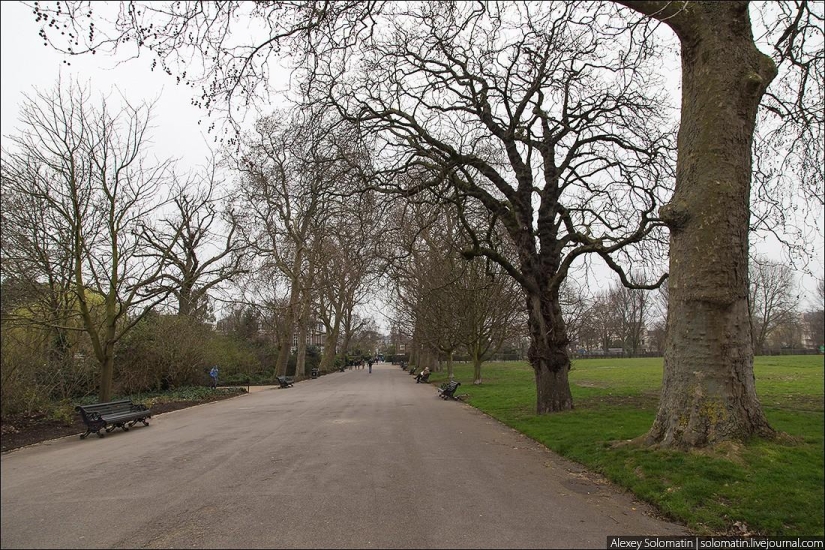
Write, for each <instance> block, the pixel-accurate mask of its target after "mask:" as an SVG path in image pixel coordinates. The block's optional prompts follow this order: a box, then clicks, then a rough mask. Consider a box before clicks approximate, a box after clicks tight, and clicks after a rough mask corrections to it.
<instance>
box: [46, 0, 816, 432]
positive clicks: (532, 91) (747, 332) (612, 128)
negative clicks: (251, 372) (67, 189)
mask: <svg viewBox="0 0 825 550" xmlns="http://www.w3.org/2000/svg"><path fill="white" fill-rule="evenodd" d="M34 12H35V16H36V18H37V20H38V21H39V22H40V23H41V25H42V27H41V36H42V37H43V38H44V40H45V41H46V42H47V43H50V44H52V45H53V46H55V47H57V48H58V49H61V50H62V51H64V52H66V53H67V54H69V55H81V54H83V53H86V52H97V51H105V50H116V49H117V48H119V47H120V48H122V47H128V46H131V45H135V46H136V47H138V48H143V49H145V50H148V52H150V54H151V56H152V57H153V67H154V66H156V65H157V66H159V67H160V68H162V69H163V70H164V71H166V72H167V73H168V74H170V75H173V74H175V73H177V75H176V77H177V78H178V79H180V80H181V81H182V82H183V83H184V84H185V85H187V86H190V87H192V88H193V89H196V88H200V90H201V91H199V92H197V95H196V99H195V100H193V101H195V103H196V104H197V105H198V106H202V107H203V108H204V109H206V111H207V113H208V114H214V113H216V111H221V112H222V113H224V114H225V115H227V116H228V121H229V123H230V124H232V125H234V127H235V128H236V129H237V130H238V133H237V134H236V137H233V138H230V139H229V140H228V141H229V144H230V145H235V146H236V147H238V149H239V151H243V156H241V157H240V158H238V159H237V160H238V161H240V162H241V163H242V164H243V170H245V171H246V173H247V174H248V178H249V182H250V183H253V182H254V183H256V185H257V184H258V183H259V182H256V178H257V179H260V178H262V177H266V176H267V175H268V174H275V175H276V176H277V175H282V174H285V173H293V172H290V170H291V169H292V168H291V165H293V164H295V162H297V161H295V160H294V156H293V155H289V156H288V158H284V156H283V155H281V154H280V152H275V154H273V151H272V150H270V149H268V147H269V146H270V145H271V144H273V143H278V139H279V138H278V134H277V130H275V131H274V134H273V132H272V131H271V128H261V129H260V130H258V129H256V131H257V132H258V133H259V134H262V135H263V136H269V137H267V138H266V139H264V140H263V142H262V143H261V144H260V146H256V147H248V146H246V145H244V144H243V143H242V142H243V139H244V138H243V136H241V133H242V132H241V131H240V126H239V124H238V123H237V121H236V119H235V118H234V117H235V114H234V113H235V112H236V108H237V106H238V103H240V104H243V105H257V106H260V105H263V104H267V101H268V98H269V95H270V94H271V93H273V92H272V90H271V88H270V81H269V74H270V73H269V63H270V61H274V60H275V59H282V60H284V61H285V62H287V63H289V64H290V65H291V67H292V69H293V71H292V77H293V79H294V83H295V86H294V87H293V88H292V89H293V90H294V97H292V98H291V99H292V100H293V101H294V102H295V103H296V104H297V105H300V106H301V107H302V109H300V111H301V113H302V114H301V116H303V117H310V118H313V117H314V119H315V120H320V121H322V125H323V126H324V127H325V130H324V131H323V132H321V134H320V135H315V134H312V132H309V134H307V133H303V134H301V133H300V132H299V133H298V135H299V139H300V140H305V141H304V143H311V144H313V145H315V144H317V145H319V146H320V148H321V151H322V154H323V155H324V161H323V165H324V167H325V168H324V171H325V170H326V169H327V168H328V169H329V170H331V172H330V173H329V175H330V176H331V177H332V178H333V179H334V180H335V181H336V182H337V183H339V184H340V188H339V190H337V191H332V192H330V191H328V190H325V191H321V192H322V193H327V194H330V195H332V196H334V197H345V196H347V197H358V200H359V201H362V200H363V201H364V204H366V205H368V207H370V208H371V207H373V205H374V206H375V207H376V208H379V209H387V208H388V207H387V206H385V201H382V200H380V199H377V198H375V197H376V196H381V197H384V198H386V197H391V198H392V197H394V198H397V199H404V200H405V201H413V202H420V203H424V204H427V203H434V204H435V203H437V204H439V205H446V206H449V208H451V212H452V213H453V215H454V217H455V219H456V221H457V227H459V228H460V231H461V234H462V236H463V239H462V240H460V241H458V243H459V246H460V248H461V256H462V257H463V258H465V259H467V260H471V259H478V260H480V261H482V262H483V263H485V266H488V265H492V264H495V265H496V266H497V268H496V269H500V270H501V272H502V273H506V274H507V276H509V277H510V278H511V279H512V280H513V281H514V282H515V284H517V286H518V288H519V291H520V292H521V295H522V300H523V303H524V311H525V315H526V322H527V329H528V333H529V335H530V346H529V351H528V357H529V361H530V363H531V365H532V367H533V369H534V372H535V378H536V392H537V393H536V395H537V397H536V410H537V412H538V413H539V414H545V413H552V412H556V411H562V410H568V409H571V408H573V400H572V396H571V393H570V388H569V381H568V372H569V370H570V348H569V346H570V332H569V328H568V326H567V323H566V320H565V317H564V312H563V307H562V288H563V286H564V284H565V281H566V280H567V279H568V277H569V275H570V273H571V269H572V268H573V267H574V266H575V265H576V264H577V262H581V261H586V258H597V259H598V260H599V261H601V262H603V263H604V264H605V265H606V266H607V267H609V268H610V269H611V270H613V271H614V272H615V273H616V275H617V276H618V278H619V279H620V281H621V283H622V285H623V286H624V287H626V288H629V289H651V288H656V287H658V286H661V285H662V284H663V282H664V281H665V280H667V281H668V297H669V307H668V314H667V320H666V330H665V354H664V357H665V360H664V363H665V366H664V381H663V388H662V396H661V400H660V408H659V411H658V414H657V418H656V421H655V422H654V425H653V426H652V427H651V430H650V431H649V432H648V433H647V434H646V435H645V436H644V437H643V438H642V439H643V440H644V442H645V443H646V444H649V445H655V446H668V447H670V446H673V447H691V446H700V445H705V444H710V443H713V442H715V441H719V440H725V439H741V438H745V437H749V436H752V435H761V436H765V437H771V436H773V435H774V434H775V432H774V430H773V429H772V428H771V427H770V426H769V425H768V423H767V420H766V419H765V417H764V414H763V412H762V409H761V405H760V403H759V400H758V398H757V396H756V391H755V385H754V377H753V353H754V348H753V346H754V341H753V336H752V334H753V330H752V328H751V316H750V311H751V308H750V307H749V299H750V296H749V277H748V261H749V250H748V247H749V231H750V229H752V228H753V229H760V228H761V229H765V228H767V229H769V230H778V229H780V228H781V225H782V224H783V223H785V219H786V218H785V217H784V216H783V209H784V208H785V207H786V206H787V204H788V203H787V200H791V199H790V198H788V197H789V195H788V194H786V193H783V192H782V190H783V189H784V187H785V186H786V185H787V184H788V183H789V181H788V178H787V174H792V175H793V180H794V181H792V182H791V183H792V184H793V185H795V186H797V187H796V188H797V189H799V190H800V191H801V192H800V195H802V196H803V197H804V198H805V201H804V204H812V205H813V206H814V207H816V206H821V205H822V193H821V188H822V187H821V186H822V180H823V178H822V171H821V166H822V164H823V163H822V146H821V144H822V139H820V138H821V133H822V109H821V100H822V94H821V91H822V89H821V84H822V81H823V79H822V76H823V56H822V49H821V43H822V26H821V22H822V12H821V6H819V5H817V4H815V3H808V2H804V1H803V2H784V3H764V4H762V3H754V4H750V3H749V2H723V3H718V2H700V1H696V2H685V1H682V2H667V1H662V2H659V1H619V2H608V1H605V2H586V3H578V2H574V3H560V2H559V3H555V2H543V3H538V2H537V3H532V2H526V3H520V2H490V3H472V4H471V3H458V2H441V3H418V2H414V3H409V4H407V3H404V4H399V3H393V2H380V1H378V2H367V1H352V2H336V3H329V2H309V3H304V2H298V3H293V2H288V1H284V2H274V3H268V4H246V3H236V2H229V3H221V4H203V3H194V2H192V3H190V2H175V3H172V4H170V5H169V6H166V5H156V4H152V3H146V4H142V3H134V2H130V3H124V4H123V6H122V9H121V11H120V13H119V15H118V16H117V20H116V21H113V22H111V23H113V24H112V25H110V28H109V29H108V31H107V32H105V33H96V32H95V29H96V28H98V27H96V26H95V20H96V18H95V17H94V15H93V13H92V12H93V7H92V6H91V5H88V4H86V3H82V2H76V3H75V2H69V3H64V2H61V3H59V4H58V5H57V7H56V8H51V7H49V5H47V4H42V3H38V4H37V5H36V6H35V7H34ZM250 19H251V20H256V21H258V22H261V23H263V25H262V29H265V30H263V31H262V33H261V34H257V33H251V34H249V35H243V37H241V36H240V35H233V34H232V29H233V28H234V27H233V22H236V21H243V20H250ZM216 22H218V23H219V24H216ZM98 24H106V22H105V21H98ZM55 26H56V27H57V28H62V29H67V30H68V32H67V33H66V31H64V34H62V35H60V36H61V37H62V38H60V37H58V35H56V34H55V33H54V32H53V31H52V29H53V28H54V27H55ZM230 35H232V38H233V40H232V41H229V42H227V41H226V40H227V38H228V37H229V36H230ZM235 38H241V40H240V41H239V42H237V43H236V41H234V39H235ZM230 43H231V44H233V45H232V46H229V44H230ZM673 50H677V51H678V52H679V54H680V58H681V75H682V79H681V105H679V106H677V105H675V104H674V103H673V102H671V101H670V98H669V96H668V95H667V94H666V93H665V90H664V88H663V86H662V77H663V75H662V73H661V70H660V69H661V65H662V62H663V60H664V59H665V58H666V56H667V54H668V53H669V52H670V51H673ZM184 52H185V53H184ZM183 56H186V57H183ZM189 56H191V57H189ZM193 61H194V63H193ZM182 67H185V68H182ZM190 68H191V69H192V71H189V70H188V69H190ZM671 114H672V115H674V116H670V115H671ZM677 117H678V119H679V120H678V123H677V122H676V118H677ZM280 120H281V118H279V119H278V120H276V121H272V122H271V123H270V127H277V125H278V123H279V122H280ZM313 136H314V137H313ZM324 140H329V141H330V142H329V143H327V142H324ZM253 142H254V140H253ZM287 145H288V144H286V143H284V144H282V148H283V147H286V146H287ZM327 152H329V153H327ZM302 154H303V156H306V155H311V154H312V153H311V152H307V151H302ZM295 156H301V155H295ZM755 156H756V158H757V160H756V162H755V161H754V157H755ZM328 163H329V164H328ZM297 175H299V176H300V178H297V179H300V180H301V181H302V184H301V185H300V188H299V189H294V190H292V191H289V192H287V194H290V195H291V194H293V193H297V194H298V196H299V197H301V204H300V205H296V207H297V208H298V211H302V212H305V211H313V212H314V211H316V210H315V209H318V208H320V206H319V204H318V203H317V202H315V201H313V199H312V198H311V197H312V194H313V192H314V191H313V190H319V186H320V187H324V184H323V183H319V182H318V176H319V175H320V174H319V171H318V170H315V169H313V170H310V171H309V172H307V173H304V172H301V173H300V174H297ZM326 178H327V175H324V176H322V177H321V179H326ZM295 180H296V178H292V179H288V182H286V183H284V184H280V183H277V178H276V179H275V180H274V181H276V184H275V185H274V186H272V185H269V184H267V185H262V186H260V189H259V191H257V192H258V193H259V194H258V195H255V198H254V200H255V201H256V202H255V203H254V206H256V207H259V206H260V207H262V211H261V212H260V213H258V212H255V211H254V209H253V210H244V211H243V214H244V215H259V216H260V215H263V216H270V215H271V214H272V212H270V211H269V210H267V208H265V207H264V206H265V205H266V201H267V200H268V199H269V198H270V197H279V200H280V201H282V202H283V201H285V199H284V192H283V189H284V188H285V186H286V185H289V184H291V183H293V182H294V181H295ZM253 188H254V186H250V189H253ZM340 189H343V190H346V192H342V191H340ZM752 196H754V197H755V198H756V199H759V200H757V201H756V202H754V203H753V204H752V203H751V198H752ZM276 202H277V201H276ZM275 210H277V208H275ZM292 212H293V210H292V208H291V207H290V208H287V209H286V210H285V211H284V212H281V213H280V214H279V215H281V217H282V218H283V217H284V215H285V214H287V215H288V218H289V220H291V221H284V222H283V223H278V224H275V226H274V227H272V228H266V229H262V226H261V225H260V222H259V224H258V225H256V226H255V229H256V230H258V231H260V233H259V234H258V236H257V237H256V239H255V241H254V242H255V243H256V244H260V246H261V247H262V248H261V251H260V252H261V253H263V254H266V255H268V256H269V257H270V259H269V262H270V264H269V265H278V266H279V273H280V274H281V276H282V278H283V279H285V280H288V281H290V280H291V281H295V276H296V274H297V273H298V271H299V268H300V266H303V265H304V263H303V260H304V259H308V257H310V256H311V254H309V251H310V250H311V249H313V248H314V247H315V246H318V247H320V246H322V243H320V242H317V243H316V242H312V243H311V244H310V243H308V242H306V241H302V242H301V243H300V244H295V243H297V241H295V240H294V239H293V242H292V245H286V246H282V247H275V246H274V245H273V244H272V243H271V242H270V241H271V240H272V236H273V235H274V234H279V235H280V234H283V235H287V236H289V235H292V236H294V235H304V236H306V235H308V234H307V233H303V231H304V230H305V229H306V227H307V226H306V225H305V224H303V223H302V222H299V221H297V220H296V219H295V218H293V217H292ZM752 214H753V215H754V223H753V224H751V216H752ZM330 216H331V217H333V218H334V217H335V212H334V211H331V212H330ZM379 218H381V217H380V216H379ZM263 219H264V218H261V220H263ZM361 219H363V216H361ZM247 232H249V228H248V227H247ZM502 236H504V238H502ZM665 257H666V258H667V263H668V264H669V268H668V269H667V270H666V271H665V270H663V269H661V267H659V266H660V265H661V262H662V260H663V259H664V258H665ZM298 260H301V261H298ZM262 267H263V266H262ZM306 272H307V273H314V269H307V270H306ZM312 281H313V280H312V279H311V278H310V279H307V282H306V284H304V283H303V282H302V283H301V285H294V284H293V285H292V286H290V289H289V292H288V293H287V294H284V292H283V285H281V286H280V287H279V286H278V281H277V280H272V279H270V280H268V281H267V284H270V285H271V286H273V287H274V288H272V289H271V290H272V297H273V303H275V302H278V301H279V300H280V303H281V306H280V307H281V308H282V309H283V310H284V312H285V317H286V318H287V319H289V318H291V319H296V318H298V317H299V315H298V313H299V312H300V311H302V309H301V307H302V304H306V297H307V296H309V295H311V294H312V291H313V289H314V288H315V285H314V284H312ZM257 284H258V286H262V284H263V283H262V282H260V281H259V282H257ZM442 287H443V285H442ZM442 287H439V288H438V290H439V292H440V291H441V290H442ZM279 288H280V289H281V290H282V292H280V294H279V291H278V289H279ZM434 290H436V289H433V291H429V292H427V293H424V295H425V296H435V295H436V294H438V293H437V292H434ZM136 296H137V295H136ZM278 296H280V298H277V297H278ZM405 296H407V297H409V298H411V299H412V298H415V293H414V292H413V293H411V294H408V293H405ZM422 307H423V306H422ZM283 334H286V332H283ZM446 340H449V339H446ZM446 340H445V341H444V342H440V343H438V345H437V347H438V348H439V349H442V350H449V349H450V346H451V344H450V342H448V341H446ZM280 353H283V352H282V351H281V352H279V358H278V363H277V364H278V369H281V368H282V367H281V366H282V365H283V364H284V360H283V357H281V355H280ZM708 411H715V412H713V414H711V413H710V412H708ZM720 411H723V412H720Z"/></svg>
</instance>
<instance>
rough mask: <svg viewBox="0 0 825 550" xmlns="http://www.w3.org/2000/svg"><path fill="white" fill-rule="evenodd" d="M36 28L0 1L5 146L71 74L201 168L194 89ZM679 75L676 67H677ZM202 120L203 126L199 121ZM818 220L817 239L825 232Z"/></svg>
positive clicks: (166, 149)
mask: <svg viewBox="0 0 825 550" xmlns="http://www.w3.org/2000/svg"><path fill="white" fill-rule="evenodd" d="M38 30H39V27H38V24H37V23H35V18H34V15H33V14H32V12H31V10H30V9H29V8H27V7H25V6H23V5H22V4H20V3H18V2H0V40H1V41H2V49H0V54H2V58H1V59H0V69H1V70H2V71H1V74H0V82H2V86H0V92H2V93H0V96H1V98H2V105H1V106H0V107H1V110H0V130H1V132H0V133H2V136H3V140H2V141H3V145H4V146H6V145H7V140H6V136H7V135H9V134H11V133H14V129H15V127H16V125H17V118H18V114H17V113H18V109H19V105H20V103H21V102H22V100H23V96H22V93H23V92H26V93H31V92H32V90H33V87H38V88H39V89H42V90H44V91H46V90H49V89H50V88H53V87H54V85H55V84H56V82H57V79H58V77H60V76H62V77H63V79H64V80H68V77H69V76H74V77H76V78H78V79H79V80H80V81H81V82H82V83H86V82H88V83H89V84H90V85H91V87H92V89H93V91H94V92H95V93H107V92H111V93H113V94H115V95H116V94H117V93H118V91H117V90H118V89H119V90H120V91H121V92H122V93H123V94H124V95H125V96H126V97H128V98H129V99H130V100H132V101H135V102H139V101H142V100H147V101H150V100H152V99H154V98H157V97H160V101H159V102H158V104H157V107H156V109H155V111H154V123H153V126H154V130H153V131H152V132H151V136H152V143H153V149H152V150H153V154H154V155H156V156H157V157H159V158H167V157H174V158H179V159H180V161H181V162H180V167H181V169H184V170H185V169H187V168H190V167H195V166H196V165H199V164H202V163H203V162H204V160H205V159H206V157H207V156H208V155H209V152H210V145H213V141H212V140H213V138H212V135H208V136H207V135H206V132H205V127H206V126H207V125H208V123H207V120H206V119H205V117H204V113H203V112H202V111H199V110H198V109H197V108H195V107H194V106H192V105H191V104H190V101H191V97H192V90H191V89H187V88H185V87H183V86H176V85H175V79H174V77H173V76H168V75H166V74H164V73H162V72H160V71H156V72H151V71H150V70H149V64H150V59H149V58H148V56H146V57H143V58H140V59H134V60H130V61H127V62H125V63H122V64H120V65H118V64H117V60H115V59H113V58H112V57H108V56H105V55H95V56H91V55H86V56H81V57H76V58H71V59H70V60H69V61H70V63H71V64H70V65H67V64H66V63H65V62H64V56H63V55H61V54H58V53H56V52H54V51H53V50H52V49H51V48H49V47H47V46H44V45H43V41H42V40H41V39H40V38H39V37H38V35H37V33H38ZM676 70H677V71H678V69H676ZM199 119H203V122H202V126H199V125H198V120H199ZM822 220H823V217H822V216H820V219H819V228H820V235H822V234H823V233H825V230H823V227H822V225H823V221H822ZM756 241H757V243H756V245H755V246H756V250H757V251H758V252H760V253H762V254H765V255H767V256H768V257H771V258H772V259H775V260H781V259H783V256H784V255H783V254H782V251H781V249H780V248H779V247H778V246H776V244H775V243H772V242H771V239H768V240H767V241H766V242H764V243H762V242H758V241H759V239H757V240H756ZM809 246H810V248H811V250H812V252H813V255H814V258H815V261H814V262H813V265H812V266H810V269H811V271H813V273H814V276H809V275H805V274H803V273H801V272H800V273H799V278H800V282H801V290H802V297H803V299H804V298H810V297H812V296H813V291H814V289H815V287H816V277H821V276H822V273H823V266H822V264H823V248H825V247H823V242H822V238H821V237H818V238H816V239H815V241H814V242H811V243H809Z"/></svg>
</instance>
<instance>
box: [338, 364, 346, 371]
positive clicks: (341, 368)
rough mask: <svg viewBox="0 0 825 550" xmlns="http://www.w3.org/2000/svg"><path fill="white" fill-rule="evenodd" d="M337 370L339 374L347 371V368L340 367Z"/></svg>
mask: <svg viewBox="0 0 825 550" xmlns="http://www.w3.org/2000/svg"><path fill="white" fill-rule="evenodd" d="M338 370H339V371H341V372H344V371H346V370H347V366H346V365H341V366H340V367H338Z"/></svg>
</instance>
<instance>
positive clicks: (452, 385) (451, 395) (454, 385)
mask: <svg viewBox="0 0 825 550" xmlns="http://www.w3.org/2000/svg"><path fill="white" fill-rule="evenodd" d="M401 370H407V365H406V363H404V362H403V361H402V362H401ZM407 374H410V375H415V367H412V368H410V370H409V371H408V372H407ZM415 378H416V379H415V381H416V382H429V378H430V373H429V372H427V373H426V374H424V375H416V377H415ZM460 385H461V382H456V381H455V380H451V381H450V382H445V383H444V384H441V386H440V387H439V388H438V397H440V398H442V399H453V400H457V399H458V398H457V397H456V395H455V391H456V390H457V389H458V387H459V386H460Z"/></svg>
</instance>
